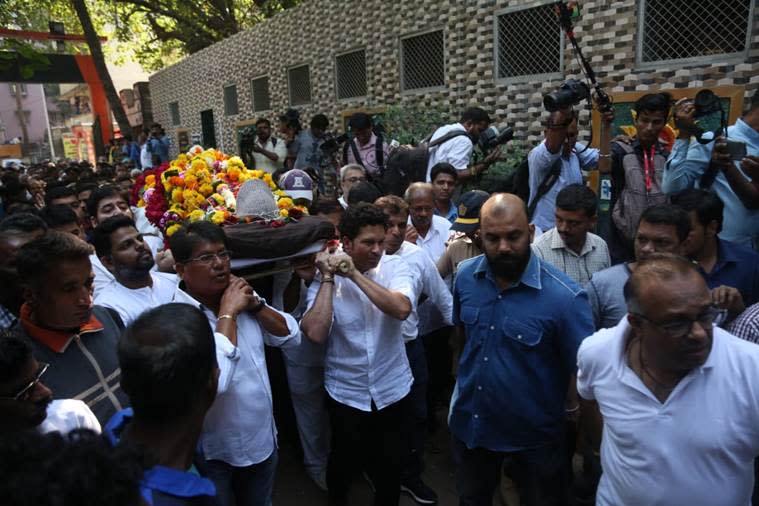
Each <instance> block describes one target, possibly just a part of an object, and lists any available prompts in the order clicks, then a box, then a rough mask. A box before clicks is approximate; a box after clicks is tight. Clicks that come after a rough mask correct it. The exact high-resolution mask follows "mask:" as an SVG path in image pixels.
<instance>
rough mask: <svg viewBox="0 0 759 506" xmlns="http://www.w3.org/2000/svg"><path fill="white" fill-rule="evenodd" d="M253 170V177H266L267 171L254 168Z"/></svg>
mask: <svg viewBox="0 0 759 506" xmlns="http://www.w3.org/2000/svg"><path fill="white" fill-rule="evenodd" d="M251 172H253V177H254V178H256V179H261V178H262V177H264V174H265V172H264V171H262V170H254V171H251Z"/></svg>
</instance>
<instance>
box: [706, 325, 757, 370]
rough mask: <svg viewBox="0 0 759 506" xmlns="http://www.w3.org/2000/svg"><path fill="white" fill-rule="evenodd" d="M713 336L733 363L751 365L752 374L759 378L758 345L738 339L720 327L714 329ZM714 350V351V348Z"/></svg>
mask: <svg viewBox="0 0 759 506" xmlns="http://www.w3.org/2000/svg"><path fill="white" fill-rule="evenodd" d="M713 336H714V338H713V341H714V342H715V343H718V344H719V347H720V349H721V350H723V352H724V353H725V354H726V356H727V359H728V360H729V361H730V362H731V363H736V362H737V363H744V364H747V365H750V366H751V367H750V369H752V371H751V372H752V374H754V376H755V377H757V378H759V346H758V345H757V344H756V343H752V342H750V341H746V340H745V339H741V338H739V337H736V336H734V335H733V334H731V333H730V332H728V331H727V330H724V329H722V328H720V327H715V328H714V334H713ZM712 350H714V346H713V347H712ZM754 366H755V367H754Z"/></svg>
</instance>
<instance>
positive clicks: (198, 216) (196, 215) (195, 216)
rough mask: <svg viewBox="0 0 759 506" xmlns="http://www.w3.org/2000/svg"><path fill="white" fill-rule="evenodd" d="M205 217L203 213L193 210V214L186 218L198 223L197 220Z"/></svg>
mask: <svg viewBox="0 0 759 506" xmlns="http://www.w3.org/2000/svg"><path fill="white" fill-rule="evenodd" d="M205 217H206V213H204V212H203V211H201V210H200V209H195V210H194V211H193V212H191V213H190V215H189V216H188V217H187V218H188V219H189V220H190V221H198V220H202V219H203V218H205Z"/></svg>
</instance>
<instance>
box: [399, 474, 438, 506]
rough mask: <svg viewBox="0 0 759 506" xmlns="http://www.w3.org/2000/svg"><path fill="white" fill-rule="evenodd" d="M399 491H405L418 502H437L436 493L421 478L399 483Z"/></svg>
mask: <svg viewBox="0 0 759 506" xmlns="http://www.w3.org/2000/svg"><path fill="white" fill-rule="evenodd" d="M401 492H406V493H407V494H408V495H410V496H411V498H412V499H413V500H414V501H416V502H417V503H419V504H436V503H437V494H436V493H435V491H434V490H432V489H431V488H430V487H428V486H427V485H425V483H424V482H423V481H422V479H421V478H417V479H415V480H411V481H407V482H405V483H401Z"/></svg>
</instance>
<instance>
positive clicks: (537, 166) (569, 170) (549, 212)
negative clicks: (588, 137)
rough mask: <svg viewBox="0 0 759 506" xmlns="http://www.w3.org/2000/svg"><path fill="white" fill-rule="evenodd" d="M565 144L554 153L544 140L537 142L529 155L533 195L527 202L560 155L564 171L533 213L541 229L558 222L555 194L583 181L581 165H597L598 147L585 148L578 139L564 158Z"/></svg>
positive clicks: (534, 221) (587, 167)
mask: <svg viewBox="0 0 759 506" xmlns="http://www.w3.org/2000/svg"><path fill="white" fill-rule="evenodd" d="M563 149H564V148H563V147H562V149H560V150H559V151H558V152H557V153H551V152H550V151H548V148H547V147H546V142H545V141H543V142H541V143H540V144H538V145H537V146H535V147H534V148H533V149H532V151H530V154H529V155H528V156H527V160H528V163H529V164H530V198H529V199H528V203H532V200H533V199H534V198H535V196H536V195H537V193H538V188H539V187H540V183H542V182H543V180H544V179H545V177H546V176H547V175H548V173H549V172H551V167H553V164H554V162H556V160H558V159H559V158H561V172H559V179H558V180H557V181H556V182H555V183H554V185H553V186H552V187H551V189H550V190H548V193H546V194H545V195H543V197H542V198H541V199H540V200H539V201H538V204H537V206H536V207H535V213H534V214H533V215H532V223H534V224H535V225H536V226H538V227H540V230H550V229H552V228H553V227H555V226H556V195H558V194H559V192H560V191H561V190H562V189H564V188H566V187H567V186H569V185H571V184H582V172H581V171H580V169H581V168H582V169H586V170H587V169H589V168H591V167H594V166H597V165H598V150H597V149H594V148H588V149H585V146H584V145H582V144H580V143H576V144H575V148H574V149H573V150H572V152H571V153H569V158H564V156H563Z"/></svg>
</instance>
